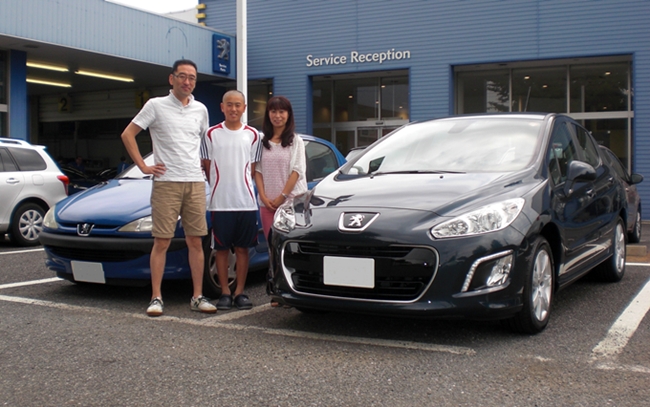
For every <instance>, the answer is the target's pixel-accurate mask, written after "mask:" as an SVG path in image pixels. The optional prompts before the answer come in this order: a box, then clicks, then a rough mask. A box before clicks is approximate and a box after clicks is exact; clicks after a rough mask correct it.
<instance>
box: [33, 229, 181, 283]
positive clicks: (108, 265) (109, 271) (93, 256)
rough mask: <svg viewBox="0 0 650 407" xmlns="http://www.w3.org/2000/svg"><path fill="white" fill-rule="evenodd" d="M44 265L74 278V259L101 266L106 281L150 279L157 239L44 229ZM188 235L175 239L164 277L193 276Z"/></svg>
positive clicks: (61, 275)
mask: <svg viewBox="0 0 650 407" xmlns="http://www.w3.org/2000/svg"><path fill="white" fill-rule="evenodd" d="M39 240H40V241H41V244H43V247H44V248H45V253H46V255H47V260H46V261H45V265H46V266H47V267H48V268H49V269H50V270H52V271H54V272H55V273H56V274H57V276H58V277H61V278H65V279H67V280H72V281H74V277H73V270H72V262H73V261H76V262H86V263H93V264H98V265H101V269H102V270H103V273H104V275H105V278H106V281H107V283H112V282H115V283H118V282H119V281H120V280H126V281H128V280H142V279H144V280H150V279H151V269H150V266H149V258H150V253H151V248H152V247H153V242H154V239H153V238H152V237H147V238H128V237H99V236H76V235H68V234H57V233H50V232H45V231H43V232H41V234H40V236H39ZM190 275H191V273H190V270H189V265H188V261H187V246H186V243H185V238H173V239H172V242H171V244H170V246H169V249H168V252H167V261H166V263H165V279H187V278H190Z"/></svg>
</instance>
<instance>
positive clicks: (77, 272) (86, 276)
mask: <svg viewBox="0 0 650 407" xmlns="http://www.w3.org/2000/svg"><path fill="white" fill-rule="evenodd" d="M70 266H71V267H72V276H73V277H74V281H82V282H85V283H100V284H106V278H105V277H104V267H102V263H91V262H88V261H75V260H73V261H71V262H70Z"/></svg>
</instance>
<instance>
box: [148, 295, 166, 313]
mask: <svg viewBox="0 0 650 407" xmlns="http://www.w3.org/2000/svg"><path fill="white" fill-rule="evenodd" d="M162 313H163V300H162V298H160V297H156V298H154V299H153V300H151V302H150V303H149V307H148V308H147V315H149V316H150V317H157V316H160V315H162Z"/></svg>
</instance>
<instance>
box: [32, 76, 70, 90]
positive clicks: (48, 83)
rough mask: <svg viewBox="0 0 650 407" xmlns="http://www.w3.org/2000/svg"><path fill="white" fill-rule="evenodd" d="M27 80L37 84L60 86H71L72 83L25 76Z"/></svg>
mask: <svg viewBox="0 0 650 407" xmlns="http://www.w3.org/2000/svg"><path fill="white" fill-rule="evenodd" d="M27 82H29V83H36V84H39V85H49V86H60V87H62V88H71V87H72V85H70V84H69V83H63V82H53V81H46V80H43V79H34V78H27Z"/></svg>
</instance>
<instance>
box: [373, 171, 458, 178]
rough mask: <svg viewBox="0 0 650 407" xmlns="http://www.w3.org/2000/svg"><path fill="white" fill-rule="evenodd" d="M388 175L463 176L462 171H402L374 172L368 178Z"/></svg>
mask: <svg viewBox="0 0 650 407" xmlns="http://www.w3.org/2000/svg"><path fill="white" fill-rule="evenodd" d="M388 174H465V173H464V172H462V171H442V170H403V171H385V172H383V171H376V172H372V173H370V177H371V178H372V177H374V176H375V175H388Z"/></svg>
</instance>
